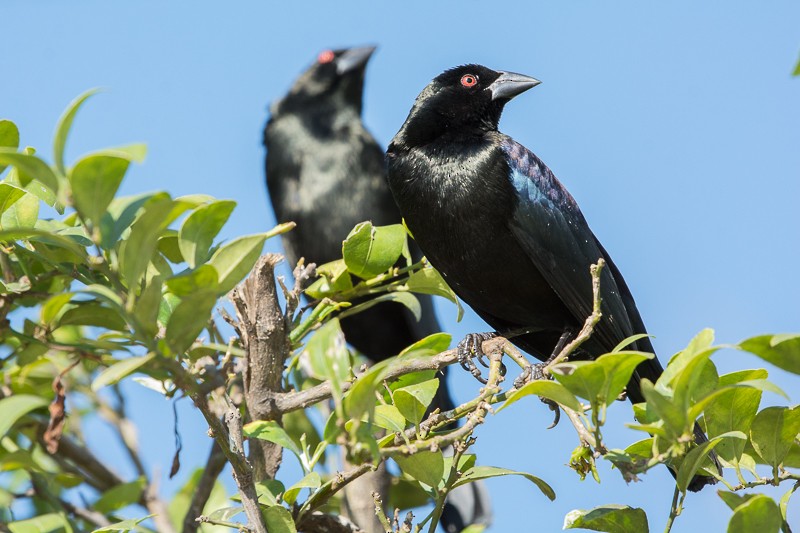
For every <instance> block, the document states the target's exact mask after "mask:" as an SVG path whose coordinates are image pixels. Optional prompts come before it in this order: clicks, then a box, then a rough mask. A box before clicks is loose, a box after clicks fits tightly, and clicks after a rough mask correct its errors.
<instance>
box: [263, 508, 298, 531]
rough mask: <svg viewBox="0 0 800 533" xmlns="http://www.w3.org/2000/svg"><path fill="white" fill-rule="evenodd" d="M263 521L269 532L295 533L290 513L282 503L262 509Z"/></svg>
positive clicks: (295, 529)
mask: <svg viewBox="0 0 800 533" xmlns="http://www.w3.org/2000/svg"><path fill="white" fill-rule="evenodd" d="M264 521H265V522H266V523H267V531H269V533H297V528H296V527H295V525H294V520H292V513H290V512H289V510H288V509H287V508H286V507H283V506H282V505H273V506H272V507H267V508H266V509H265V510H264Z"/></svg>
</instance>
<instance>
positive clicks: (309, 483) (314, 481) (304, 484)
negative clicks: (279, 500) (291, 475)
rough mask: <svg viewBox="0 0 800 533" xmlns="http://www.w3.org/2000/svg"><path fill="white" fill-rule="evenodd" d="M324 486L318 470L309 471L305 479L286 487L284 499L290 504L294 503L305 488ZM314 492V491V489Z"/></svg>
mask: <svg viewBox="0 0 800 533" xmlns="http://www.w3.org/2000/svg"><path fill="white" fill-rule="evenodd" d="M321 486H322V479H320V477H319V474H317V473H316V472H309V473H308V474H306V475H305V476H303V479H301V480H300V481H298V482H297V483H295V484H294V485H292V486H291V487H289V488H288V489H286V492H285V493H283V501H285V502H286V503H288V504H289V505H294V502H296V501H297V497H298V496H299V495H300V491H301V490H303V489H318V488H320V487H321ZM312 492H313V491H312Z"/></svg>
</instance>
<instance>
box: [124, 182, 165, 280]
mask: <svg viewBox="0 0 800 533" xmlns="http://www.w3.org/2000/svg"><path fill="white" fill-rule="evenodd" d="M173 207H174V203H173V201H172V200H171V199H170V197H169V195H168V194H166V193H159V194H156V195H154V196H152V197H151V198H150V199H148V200H147V202H146V203H145V204H144V212H143V213H142V214H141V216H139V218H138V219H137V221H136V223H134V224H133V226H132V227H131V233H130V235H129V236H128V238H127V240H125V241H124V244H125V246H124V249H123V250H122V256H121V257H120V265H119V270H120V274H122V277H123V278H124V280H125V281H126V282H127V285H128V287H130V288H134V287H136V286H137V285H138V284H139V280H140V279H141V278H142V275H144V273H145V271H146V270H147V265H148V264H149V263H150V261H151V260H152V258H153V253H154V252H155V251H156V246H157V244H158V237H159V236H160V235H161V231H162V230H163V229H164V228H166V226H167V224H168V223H169V221H168V217H169V215H170V212H171V211H172V208H173Z"/></svg>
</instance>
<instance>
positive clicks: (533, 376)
mask: <svg viewBox="0 0 800 533" xmlns="http://www.w3.org/2000/svg"><path fill="white" fill-rule="evenodd" d="M546 366H547V363H536V364H535V365H528V366H527V367H525V369H524V370H523V371H522V373H521V374H520V375H519V376H517V379H515V380H514V387H516V388H518V389H521V388H522V387H524V386H525V384H526V383H530V382H531V381H536V380H538V379H545V374H544V369H545V367H546Z"/></svg>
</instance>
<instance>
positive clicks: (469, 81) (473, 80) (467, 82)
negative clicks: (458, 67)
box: [461, 74, 478, 87]
mask: <svg viewBox="0 0 800 533" xmlns="http://www.w3.org/2000/svg"><path fill="white" fill-rule="evenodd" d="M477 84H478V76H476V75H474V74H464V75H463V76H461V85H463V86H464V87H475V86H476V85H477Z"/></svg>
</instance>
